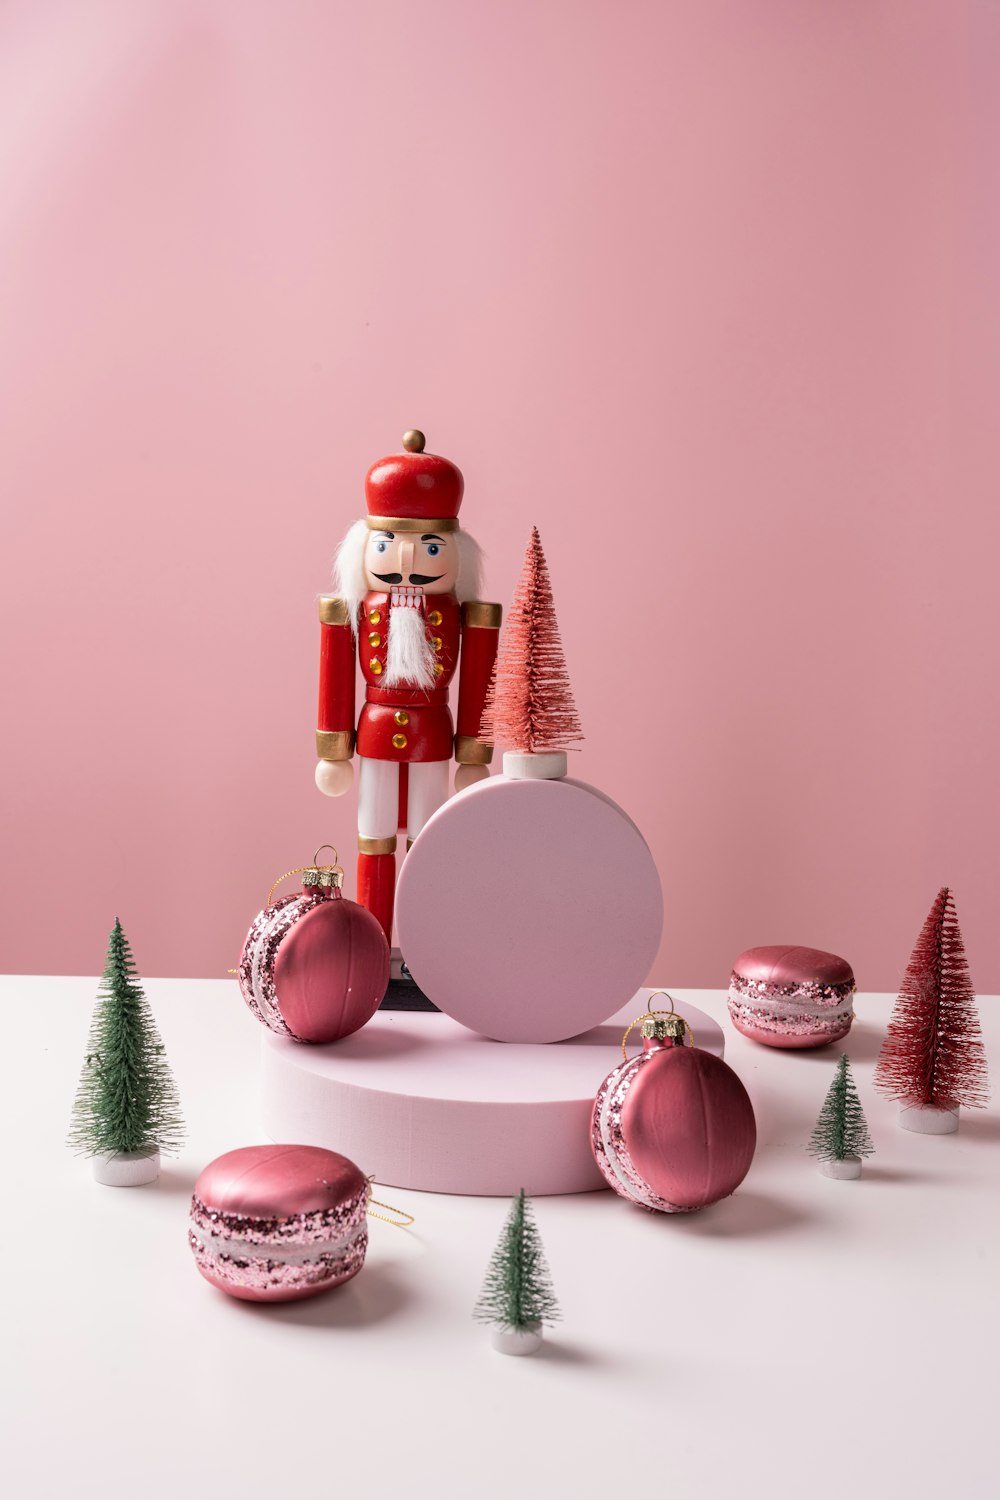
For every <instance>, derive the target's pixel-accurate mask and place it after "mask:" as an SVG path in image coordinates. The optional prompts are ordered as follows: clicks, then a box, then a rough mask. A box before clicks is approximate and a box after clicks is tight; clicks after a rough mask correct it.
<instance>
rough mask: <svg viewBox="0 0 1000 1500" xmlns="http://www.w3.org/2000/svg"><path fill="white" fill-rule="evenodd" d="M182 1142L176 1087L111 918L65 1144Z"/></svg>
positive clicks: (169, 1145)
mask: <svg viewBox="0 0 1000 1500" xmlns="http://www.w3.org/2000/svg"><path fill="white" fill-rule="evenodd" d="M183 1139H184V1124H183V1121H182V1119H181V1112H180V1100H179V1099H178V1097H177V1086H176V1084H175V1083H174V1079H173V1075H172V1074H171V1072H170V1068H169V1066H168V1064H167V1059H166V1055H165V1053H164V1048H163V1043H162V1042H161V1041H160V1037H159V1033H158V1032H157V1029H156V1023H155V1021H154V1020H153V1015H152V1012H151V1010H150V1008H149V1002H148V1001H147V999H146V997H145V995H144V994H143V992H142V987H141V985H140V984H139V981H138V975H137V974H136V968H135V962H134V960H133V958H132V950H131V948H130V947H129V943H128V938H127V937H126V936H125V933H124V932H123V931H122V924H121V922H120V921H119V920H118V918H117V917H116V918H115V925H114V927H113V929H112V932H111V936H110V938H109V939H108V957H107V962H106V964H105V966H104V978H103V980H102V982H101V988H100V991H99V993H98V997H97V1005H96V1007H95V1009H94V1019H93V1021H92V1022H91V1026H90V1041H89V1046H88V1050H87V1056H86V1060H85V1062H84V1065H83V1072H82V1074H81V1076H80V1086H79V1089H78V1091H77V1096H76V1102H75V1104H74V1106H73V1120H72V1125H71V1128H70V1135H69V1144H70V1145H71V1146H72V1147H74V1148H75V1149H76V1150H78V1151H80V1152H82V1153H83V1154H84V1155H85V1156H99V1155H100V1156H104V1155H111V1154H117V1153H119V1152H125V1151H129V1152H134V1151H138V1152H141V1153H143V1154H145V1155H147V1156H152V1155H153V1154H154V1152H156V1151H158V1150H159V1151H167V1152H169V1151H171V1150H175V1149H176V1148H177V1147H178V1146H179V1145H180V1143H181V1141H182V1140H183Z"/></svg>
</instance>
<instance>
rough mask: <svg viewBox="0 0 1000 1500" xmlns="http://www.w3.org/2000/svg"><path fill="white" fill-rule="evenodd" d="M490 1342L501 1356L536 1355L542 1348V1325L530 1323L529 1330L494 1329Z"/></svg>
mask: <svg viewBox="0 0 1000 1500" xmlns="http://www.w3.org/2000/svg"><path fill="white" fill-rule="evenodd" d="M490 1342H491V1343H492V1345H493V1347H494V1349H498V1350H499V1351H500V1353H501V1354H534V1353H535V1352H536V1351H537V1350H538V1349H540V1348H541V1347H542V1325H541V1323H529V1325H528V1327H527V1328H494V1329H493V1330H492V1332H491V1333H490Z"/></svg>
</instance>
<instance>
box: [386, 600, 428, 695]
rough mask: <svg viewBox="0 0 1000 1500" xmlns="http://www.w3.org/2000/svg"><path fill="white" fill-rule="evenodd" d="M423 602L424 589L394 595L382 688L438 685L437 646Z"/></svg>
mask: <svg viewBox="0 0 1000 1500" xmlns="http://www.w3.org/2000/svg"><path fill="white" fill-rule="evenodd" d="M423 602H424V591H423V589H418V588H394V589H392V590H391V592H390V596H389V627H388V628H389V635H388V639H387V641H386V656H385V672H384V674H383V677H382V683H381V686H382V687H415V688H432V687H433V686H434V680H435V679H434V647H433V646H432V645H431V639H430V636H429V635H428V633H427V624H426V622H425V620H424V612H423V608H422V605H423Z"/></svg>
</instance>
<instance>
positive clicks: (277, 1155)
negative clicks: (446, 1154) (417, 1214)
mask: <svg viewBox="0 0 1000 1500" xmlns="http://www.w3.org/2000/svg"><path fill="white" fill-rule="evenodd" d="M373 1201H374V1200H373V1199H372V1197H371V1180H370V1178H368V1177H366V1176H365V1174H364V1173H363V1172H362V1170H361V1168H360V1167H357V1166H355V1164H354V1162H352V1161H349V1160H348V1159H347V1157H346V1156H341V1155H340V1154H339V1153H338V1152H336V1151H325V1150H323V1149H322V1148H321V1147H319V1146H281V1145H277V1146H274V1145H271V1146H243V1147H241V1148H240V1149H238V1150H236V1151H227V1152H226V1153H225V1155H224V1156H219V1157H216V1159H215V1161H213V1162H210V1163H209V1165H208V1166H207V1167H206V1168H205V1170H204V1171H203V1172H202V1174H201V1176H200V1177H199V1178H198V1181H197V1182H196V1183H195V1188H194V1195H193V1197H192V1199H191V1218H190V1227H189V1229H188V1244H189V1245H190V1247H191V1250H192V1252H193V1254H194V1258H195V1264H196V1265H197V1267H198V1270H199V1271H200V1272H201V1274H202V1276H204V1278H205V1280H206V1281H209V1282H211V1284H212V1285H213V1286H215V1287H218V1289H219V1290H220V1291H222V1292H226V1293H228V1295H229V1296H230V1297H239V1298H241V1299H242V1300H243V1301H246V1302H296V1301H300V1300H301V1299H302V1298H304V1297H314V1296H316V1295H317V1294H318V1293H319V1292H325V1291H329V1290H330V1289H331V1288H332V1287H336V1286H341V1285H342V1284H343V1283H344V1282H345V1281H350V1280H351V1278H352V1277H353V1276H356V1275H357V1274H358V1272H359V1271H360V1270H361V1267H362V1266H363V1265H364V1260H365V1251H366V1250H367V1248H368V1216H369V1204H370V1203H371V1202H373ZM379 1207H385V1205H384V1204H380V1205H379ZM394 1212H397V1213H399V1217H398V1218H395V1219H392V1220H389V1221H388V1222H390V1223H394V1224H397V1225H400V1226H404V1225H406V1224H409V1223H412V1222H413V1219H412V1216H411V1215H409V1214H406V1213H402V1212H401V1211H397V1210H394ZM373 1217H375V1218H382V1217H383V1215H381V1214H375V1215H373Z"/></svg>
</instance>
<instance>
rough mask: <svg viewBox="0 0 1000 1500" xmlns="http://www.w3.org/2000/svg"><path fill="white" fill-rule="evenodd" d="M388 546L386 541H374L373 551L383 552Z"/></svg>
mask: <svg viewBox="0 0 1000 1500" xmlns="http://www.w3.org/2000/svg"><path fill="white" fill-rule="evenodd" d="M388 546H389V543H388V542H376V543H375V551H376V552H385V551H386V550H387V548H388Z"/></svg>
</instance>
